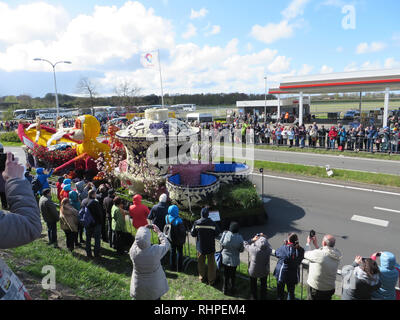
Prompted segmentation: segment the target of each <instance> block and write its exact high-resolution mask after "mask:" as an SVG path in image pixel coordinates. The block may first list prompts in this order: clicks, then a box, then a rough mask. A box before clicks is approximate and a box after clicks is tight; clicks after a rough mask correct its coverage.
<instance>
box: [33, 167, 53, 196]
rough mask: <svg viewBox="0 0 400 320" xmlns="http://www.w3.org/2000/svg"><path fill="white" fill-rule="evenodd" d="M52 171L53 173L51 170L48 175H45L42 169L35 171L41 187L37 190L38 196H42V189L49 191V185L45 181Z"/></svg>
mask: <svg viewBox="0 0 400 320" xmlns="http://www.w3.org/2000/svg"><path fill="white" fill-rule="evenodd" d="M53 171H54V169H51V171H50V172H49V174H46V173H45V170H44V169H43V168H37V169H36V177H37V179H38V180H39V181H40V184H41V185H42V186H41V189H40V190H39V192H40V194H42V191H43V190H44V189H50V185H49V182H48V181H47V179H48V178H50V177H51V175H52V173H53Z"/></svg>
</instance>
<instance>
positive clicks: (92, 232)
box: [85, 224, 101, 257]
mask: <svg viewBox="0 0 400 320" xmlns="http://www.w3.org/2000/svg"><path fill="white" fill-rule="evenodd" d="M85 231H86V254H87V256H88V257H91V256H92V247H91V241H92V237H94V256H95V257H98V256H100V241H101V224H98V225H95V226H94V227H91V228H85Z"/></svg>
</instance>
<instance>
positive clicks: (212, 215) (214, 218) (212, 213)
mask: <svg viewBox="0 0 400 320" xmlns="http://www.w3.org/2000/svg"><path fill="white" fill-rule="evenodd" d="M208 217H209V218H210V219H211V220H212V221H215V222H217V221H221V217H220V216H219V211H210V212H209V214H208Z"/></svg>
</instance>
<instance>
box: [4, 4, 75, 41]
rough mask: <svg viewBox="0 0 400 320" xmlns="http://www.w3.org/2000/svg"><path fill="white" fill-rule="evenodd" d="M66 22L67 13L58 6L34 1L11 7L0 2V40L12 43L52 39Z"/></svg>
mask: <svg viewBox="0 0 400 320" xmlns="http://www.w3.org/2000/svg"><path fill="white" fill-rule="evenodd" d="M67 23H68V14H67V12H66V11H65V10H64V9H63V8H62V7H59V6H52V5H50V4H47V3H44V2H36V3H31V4H24V5H19V6H17V7H16V8H15V9H13V8H10V7H9V6H8V5H7V4H6V3H4V2H0V42H1V41H3V42H5V43H7V44H14V43H21V42H25V41H29V40H31V39H36V38H40V39H42V40H43V41H49V40H54V39H56V38H57V35H59V34H60V31H61V30H63V29H64V28H65V27H66V25H67Z"/></svg>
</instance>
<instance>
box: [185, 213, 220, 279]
mask: <svg viewBox="0 0 400 320" xmlns="http://www.w3.org/2000/svg"><path fill="white" fill-rule="evenodd" d="M200 214H201V218H200V219H199V220H196V221H195V222H194V224H193V227H192V230H191V231H190V233H191V235H192V237H196V238H197V239H196V250H197V269H198V272H199V280H200V281H201V282H206V279H207V280H208V284H209V285H214V284H215V279H216V277H217V269H216V268H217V266H216V264H215V258H214V253H215V238H216V237H217V236H218V235H219V234H220V233H221V231H220V229H219V227H218V225H217V224H216V223H215V222H214V221H212V220H211V219H210V218H209V217H208V215H209V209H208V207H205V208H203V209H201V213H200ZM206 259H207V264H208V268H207V269H208V270H206ZM206 273H207V276H206Z"/></svg>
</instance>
